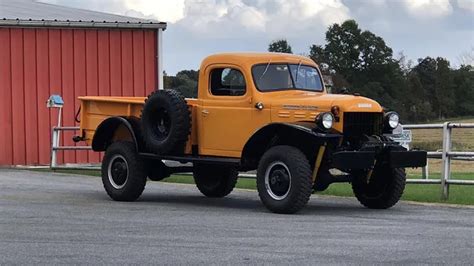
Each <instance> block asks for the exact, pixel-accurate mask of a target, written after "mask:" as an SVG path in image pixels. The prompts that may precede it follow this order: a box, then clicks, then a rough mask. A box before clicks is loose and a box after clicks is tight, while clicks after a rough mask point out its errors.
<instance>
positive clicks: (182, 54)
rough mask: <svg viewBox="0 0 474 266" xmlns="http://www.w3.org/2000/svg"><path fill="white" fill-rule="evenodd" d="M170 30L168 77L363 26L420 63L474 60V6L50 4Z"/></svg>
mask: <svg viewBox="0 0 474 266" xmlns="http://www.w3.org/2000/svg"><path fill="white" fill-rule="evenodd" d="M42 2H47V3H52V4H59V5H65V6H71V7H78V8H84V9H90V10H96V11H102V12H108V13H114V14H119V15H127V16H134V17H143V18H147V19H156V20H159V21H164V22H167V23H168V28H167V30H166V31H165V32H164V39H163V42H164V45H163V48H164V58H163V60H164V70H165V71H166V72H167V73H168V74H170V75H174V74H176V72H178V71H180V70H183V69H198V68H199V64H200V61H201V60H202V59H203V58H204V57H206V56H207V55H209V54H213V53H218V52H236V51H256V52H258V51H261V52H263V51H266V50H267V48H268V44H269V43H270V42H271V41H273V40H277V39H287V40H288V42H289V43H290V45H291V46H292V48H293V52H294V53H296V54H308V53H309V46H310V45H312V44H319V45H324V44H325V39H324V38H325V36H324V35H325V32H326V30H327V28H328V26H330V25H332V24H334V23H342V22H343V21H345V20H347V19H355V20H356V21H357V22H358V23H359V27H360V28H361V29H362V30H370V31H371V32H373V33H375V34H376V35H379V36H381V37H382V38H383V39H384V40H385V42H386V43H387V45H388V46H390V47H391V48H392V49H393V51H394V56H395V57H398V56H399V53H401V52H403V54H404V55H405V56H406V57H407V58H408V59H411V60H413V61H414V62H416V60H417V59H418V58H423V57H426V56H432V57H438V56H441V57H444V58H447V59H448V60H450V61H451V65H452V66H453V67H456V66H458V65H459V64H460V63H461V60H460V56H461V55H462V54H465V53H469V52H472V53H474V0H42Z"/></svg>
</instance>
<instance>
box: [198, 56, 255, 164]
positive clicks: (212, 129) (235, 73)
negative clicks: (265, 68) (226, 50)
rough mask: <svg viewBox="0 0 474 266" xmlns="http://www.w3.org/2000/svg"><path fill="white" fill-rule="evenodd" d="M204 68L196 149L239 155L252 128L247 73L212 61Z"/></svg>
mask: <svg viewBox="0 0 474 266" xmlns="http://www.w3.org/2000/svg"><path fill="white" fill-rule="evenodd" d="M205 71H206V72H205V73H204V75H205V76H204V79H207V81H205V80H204V82H206V83H205V84H206V85H207V84H208V85H207V86H206V85H202V86H200V88H199V89H200V90H201V91H200V96H201V100H202V106H201V108H200V110H199V111H198V116H199V119H198V123H199V125H198V128H199V129H198V138H199V153H200V154H202V155H210V156H226V157H240V155H241V152H242V148H243V146H244V145H245V143H246V141H247V140H248V138H249V137H250V135H251V134H252V133H253V131H254V129H253V127H252V126H251V125H252V121H251V120H252V112H255V110H256V109H255V108H254V107H253V106H252V96H251V90H250V89H249V86H248V85H249V84H248V81H249V77H245V76H244V74H243V73H244V72H243V71H242V70H241V69H239V68H238V67H237V66H229V65H225V66H224V65H222V66H220V65H211V66H209V67H208V68H207V69H205ZM201 84H202V83H201ZM201 84H200V85H201Z"/></svg>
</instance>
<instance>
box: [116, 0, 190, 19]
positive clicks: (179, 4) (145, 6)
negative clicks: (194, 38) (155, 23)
mask: <svg viewBox="0 0 474 266" xmlns="http://www.w3.org/2000/svg"><path fill="white" fill-rule="evenodd" d="M123 4H124V7H125V8H126V9H132V10H135V11H138V12H140V13H142V14H144V15H145V16H150V15H153V16H155V17H156V18H157V19H158V20H160V21H167V22H172V23H173V22H176V21H178V20H180V19H182V18H183V17H184V0H173V1H169V0H124V1H123Z"/></svg>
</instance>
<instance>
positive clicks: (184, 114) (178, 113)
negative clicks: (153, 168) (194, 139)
mask: <svg viewBox="0 0 474 266" xmlns="http://www.w3.org/2000/svg"><path fill="white" fill-rule="evenodd" d="M141 120H142V123H141V124H142V135H143V140H144V142H145V146H146V149H147V150H149V151H151V152H153V153H156V154H181V153H183V152H184V148H185V145H186V141H187V140H188V136H189V133H190V131H191V119H190V112H189V108H188V104H187V103H186V100H185V99H184V97H183V95H182V94H181V93H179V92H178V91H176V90H158V91H155V92H153V93H152V94H150V95H149V96H148V98H147V99H146V100H145V105H144V106H143V110H142V117H141Z"/></svg>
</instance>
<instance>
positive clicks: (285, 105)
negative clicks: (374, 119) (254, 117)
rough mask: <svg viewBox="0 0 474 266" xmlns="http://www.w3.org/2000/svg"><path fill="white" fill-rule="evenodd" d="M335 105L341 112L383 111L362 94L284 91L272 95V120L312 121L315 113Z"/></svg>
mask: <svg viewBox="0 0 474 266" xmlns="http://www.w3.org/2000/svg"><path fill="white" fill-rule="evenodd" d="M336 105H337V106H339V109H340V112H341V113H344V112H382V111H383V109H382V107H381V106H380V104H379V103H377V102H376V101H374V100H372V99H369V98H366V97H362V96H354V95H346V94H326V93H315V92H305V91H292V92H291V93H290V92H289V91H286V92H285V93H281V94H278V95H274V97H272V101H271V110H272V120H273V121H282V119H283V120H287V119H288V118H294V119H297V120H300V121H314V118H315V117H316V115H317V114H319V113H321V112H330V111H331V107H333V106H336Z"/></svg>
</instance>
